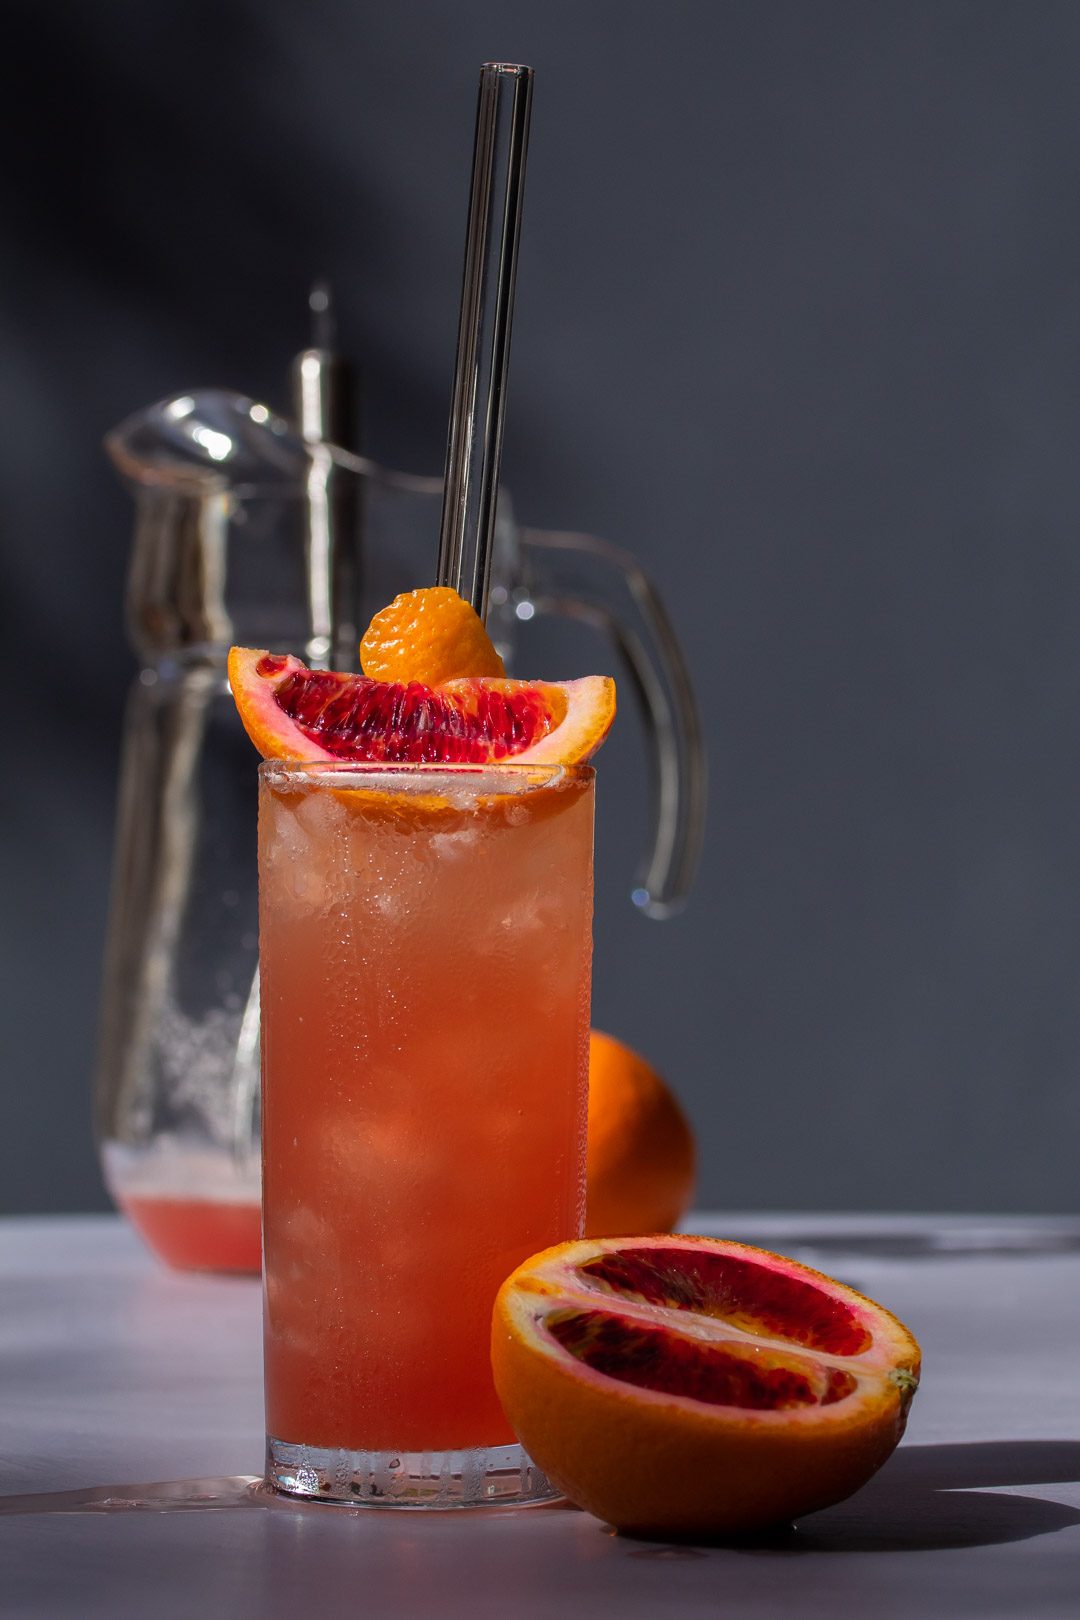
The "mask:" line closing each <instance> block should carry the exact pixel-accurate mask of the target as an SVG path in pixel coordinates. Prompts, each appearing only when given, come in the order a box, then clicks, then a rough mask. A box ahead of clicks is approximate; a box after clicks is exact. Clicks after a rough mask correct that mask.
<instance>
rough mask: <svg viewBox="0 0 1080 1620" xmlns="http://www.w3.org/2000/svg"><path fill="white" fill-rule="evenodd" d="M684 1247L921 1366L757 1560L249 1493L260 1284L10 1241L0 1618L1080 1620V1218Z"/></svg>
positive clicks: (873, 1229) (805, 1220) (0, 1461)
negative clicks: (862, 1314)
mask: <svg viewBox="0 0 1080 1620" xmlns="http://www.w3.org/2000/svg"><path fill="white" fill-rule="evenodd" d="M687 1224H688V1227H689V1229H692V1230H712V1231H716V1232H723V1233H724V1234H726V1235H731V1236H737V1237H743V1238H747V1239H749V1240H750V1241H761V1242H763V1243H765V1244H768V1245H771V1246H774V1247H776V1248H779V1249H783V1250H785V1251H786V1252H788V1253H795V1254H796V1255H797V1256H798V1257H799V1258H801V1259H806V1260H808V1261H809V1262H810V1263H811V1264H815V1265H818V1266H820V1267H821V1268H822V1269H824V1270H826V1271H832V1272H833V1273H835V1274H836V1275H838V1276H840V1277H843V1278H844V1279H845V1280H848V1281H851V1282H853V1283H855V1284H856V1285H857V1286H859V1287H861V1288H863V1289H864V1290H865V1291H866V1292H868V1293H870V1294H871V1295H874V1296H876V1297H878V1298H879V1299H881V1300H882V1302H883V1303H885V1304H887V1305H888V1306H890V1307H891V1308H892V1309H893V1310H894V1311H896V1313H897V1314H898V1315H899V1316H900V1317H902V1318H903V1320H904V1321H906V1322H907V1323H908V1325H909V1326H910V1327H911V1329H912V1330H913V1332H914V1333H915V1334H916V1335H917V1337H918V1338H919V1339H920V1340H921V1341H922V1344H923V1349H924V1353H925V1370H924V1380H923V1386H922V1388H921V1390H920V1391H919V1394H918V1396H917V1397H916V1400H915V1404H914V1407H913V1409H912V1416H911V1422H910V1424H909V1428H908V1434H907V1438H906V1440H905V1442H904V1445H903V1446H902V1447H901V1449H900V1451H899V1452H898V1453H897V1454H896V1456H895V1457H894V1458H893V1459H892V1461H891V1462H890V1463H889V1464H887V1465H886V1467H885V1468H884V1469H883V1470H882V1472H881V1473H880V1474H879V1475H878V1476H877V1478H876V1479H875V1480H873V1481H871V1483H870V1484H869V1485H868V1486H867V1487H865V1489H864V1490H863V1491H861V1492H860V1493H859V1494H858V1495H857V1496H856V1497H854V1498H853V1499H852V1500H851V1501H850V1502H848V1503H844V1504H842V1505H840V1506H839V1507H836V1508H832V1509H830V1510H828V1511H827V1512H825V1513H821V1514H816V1515H811V1516H810V1517H809V1518H807V1519H804V1520H802V1521H801V1522H800V1524H799V1526H798V1527H797V1529H796V1530H794V1531H793V1532H791V1533H790V1534H789V1535H787V1536H786V1537H785V1536H780V1535H778V1536H774V1537H772V1538H771V1539H769V1540H766V1541H765V1542H763V1543H761V1544H757V1545H748V1546H744V1547H731V1546H729V1547H696V1546H695V1547H683V1546H678V1547H674V1546H665V1545H664V1544H662V1543H650V1542H635V1541H631V1540H627V1539H624V1538H622V1537H618V1536H615V1535H613V1534H612V1533H611V1532H610V1530H608V1529H606V1528H605V1527H604V1526H603V1525H601V1524H600V1523H599V1522H598V1521H597V1520H596V1519H593V1518H591V1517H590V1516H589V1515H587V1514H585V1513H580V1512H578V1511H576V1510H575V1509H573V1508H570V1507H565V1506H547V1507H543V1508H532V1509H525V1510H512V1509H482V1510H479V1511H474V1512H469V1513H463V1512H460V1511H458V1512H446V1513H428V1514H423V1515H420V1514H407V1513H379V1512H375V1513H373V1512H371V1511H368V1512H364V1511H363V1510H359V1509H350V1508H333V1507H329V1506H327V1505H325V1504H324V1505H319V1504H294V1503H292V1502H289V1501H285V1500H283V1499H280V1498H278V1499H268V1498H265V1497H260V1496H258V1495H255V1494H253V1493H252V1490H251V1487H250V1483H249V1481H250V1477H251V1476H253V1475H255V1474H257V1473H258V1471H259V1468H260V1466H261V1435H262V1411H261V1388H260V1343H259V1308H260V1298H259V1287H258V1284H257V1283H256V1282H254V1281H228V1280H224V1279H218V1278H200V1277H190V1276H187V1277H186V1276H181V1275H178V1274H174V1273H169V1272H166V1271H164V1270H162V1269H161V1268H160V1267H159V1266H158V1265H157V1264H156V1263H155V1262H154V1261H152V1260H151V1259H150V1258H149V1257H148V1256H147V1255H146V1254H145V1253H144V1251H143V1250H142V1249H141V1247H140V1245H139V1243H138V1241H137V1240H136V1239H135V1237H134V1236H133V1235H132V1234H131V1233H130V1232H129V1231H128V1229H127V1228H126V1227H125V1226H123V1225H122V1224H121V1223H120V1221H119V1220H116V1219H114V1218H112V1217H103V1216H87V1217H80V1218H53V1219H35V1220H16V1219H7V1220H4V1221H0V1402H2V1405H0V1410H2V1414H3V1416H2V1419H0V1614H2V1615H3V1616H4V1617H5V1620H23V1617H24V1616H25V1617H27V1620H30V1617H32V1620H59V1617H61V1616H63V1617H65V1620H67V1617H71V1620H174V1617H175V1620H189V1617H198V1620H219V1617H221V1620H226V1617H228V1620H245V1617H247V1616H251V1617H253V1620H255V1617H257V1620H277V1617H282V1620H284V1617H286V1616H288V1617H289V1620H296V1617H298V1616H299V1617H301V1620H314V1617H318V1620H323V1617H333V1620H338V1617H340V1616H346V1615H348V1616H352V1615H356V1616H364V1617H368V1616H375V1617H380V1616H383V1615H386V1616H393V1617H394V1620H413V1617H423V1620H427V1617H428V1616H432V1617H444V1616H445V1617H447V1620H456V1617H458V1616H461V1617H463V1620H464V1617H466V1616H467V1617H468V1620H485V1617H487V1616H494V1615H499V1616H506V1617H509V1620H519V1617H520V1620H533V1617H541V1616H544V1617H546V1616H555V1615H559V1616H566V1617H567V1620H576V1617H577V1616H579V1615H580V1616H589V1617H594V1620H604V1617H607V1616H611V1617H612V1620H614V1617H618V1620H637V1617H646V1616H648V1617H650V1620H652V1617H657V1616H667V1615H672V1616H683V1615H685V1616H698V1615H709V1616H730V1617H738V1620H742V1617H743V1616H749V1617H756V1616H770V1617H771V1616H784V1617H787V1616H799V1617H802V1616H806V1617H808V1620H815V1617H818V1616H821V1617H825V1616H828V1617H829V1620H835V1617H836V1616H838V1615H842V1616H845V1617H849V1620H893V1617H903V1620H938V1617H941V1620H966V1617H969V1616H970V1617H971V1620H993V1617H996V1616H1010V1617H1014V1620H1043V1617H1052V1620H1059V1617H1060V1620H1077V1617H1078V1616H1080V1221H1071V1222H1070V1221H1056V1220H1043V1221H1020V1220H1012V1221H1003V1220H993V1221H991V1220H973V1219H970V1220H969V1219H963V1220H961V1219H959V1218H956V1217H952V1218H947V1219H944V1218H943V1219H941V1220H932V1219H928V1218H915V1217H910V1218H909V1217H897V1218H895V1219H887V1218H883V1217H865V1218H857V1217H833V1218H824V1217H806V1216H804V1217H797V1216H789V1217H784V1216H770V1217H764V1216H751V1215H742V1216H724V1217H721V1216H712V1217H709V1218H707V1219H706V1218H698V1219H697V1220H696V1221H691V1222H689V1223H687ZM200 1498H201V1500H200Z"/></svg>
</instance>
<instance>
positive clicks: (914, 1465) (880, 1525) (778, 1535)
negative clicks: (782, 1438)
mask: <svg viewBox="0 0 1080 1620" xmlns="http://www.w3.org/2000/svg"><path fill="white" fill-rule="evenodd" d="M1075 1481H1080V1442H1077V1441H1074V1440H988V1441H979V1442H978V1443H973V1444H970V1445H959V1444H957V1445H940V1446H904V1447H902V1448H901V1449H900V1450H899V1451H898V1452H896V1454H895V1455H894V1456H893V1458H892V1459H891V1460H890V1462H889V1463H887V1464H886V1466H885V1467H884V1468H883V1469H882V1471H881V1473H880V1474H878V1475H877V1476H876V1477H875V1478H874V1479H872V1480H871V1481H870V1482H869V1484H868V1485H865V1486H864V1487H863V1489H862V1490H861V1491H859V1492H858V1493H857V1494H856V1495H855V1496H853V1497H851V1498H849V1500H848V1501H846V1502H841V1503H839V1504H838V1505H837V1506H836V1507H833V1508H826V1509H825V1511H824V1512H822V1513H812V1514H810V1515H809V1517H807V1518H805V1519H801V1520H800V1521H799V1523H798V1524H797V1525H795V1526H792V1527H790V1528H787V1527H785V1528H783V1529H778V1530H775V1531H769V1532H765V1533H763V1534H762V1535H760V1536H754V1537H752V1538H746V1539H743V1540H741V1541H738V1542H735V1541H729V1542H725V1543H723V1545H724V1546H725V1547H727V1548H728V1549H732V1550H736V1551H739V1552H743V1553H748V1554H759V1555H768V1556H771V1557H775V1556H776V1555H777V1554H781V1555H789V1556H796V1555H798V1554H801V1553H810V1552H814V1553H845V1552H846V1553H852V1552H862V1553H865V1552H893V1553H895V1552H932V1551H936V1550H940V1549H942V1548H947V1547H981V1546H988V1545H991V1544H993V1543H1000V1542H1006V1541H1026V1540H1028V1539H1029V1538H1030V1537H1031V1536H1042V1535H1047V1534H1049V1533H1050V1532H1052V1531H1054V1530H1065V1529H1067V1528H1068V1527H1069V1526H1070V1525H1075V1524H1080V1508H1075V1507H1068V1506H1067V1505H1065V1504H1064V1503H1061V1502H1049V1501H1046V1500H1045V1499H1044V1498H1043V1497H1038V1496H1009V1495H997V1494H993V1495H991V1494H983V1493H986V1492H989V1491H990V1490H991V1489H993V1488H995V1487H996V1488H1008V1487H1014V1488H1015V1487H1017V1486H1025V1485H1051V1484H1065V1483H1068V1484H1071V1483H1073V1482H1075ZM699 1545H700V1544H699ZM631 1556H632V1557H638V1558H656V1557H678V1556H693V1552H692V1551H691V1549H690V1548H681V1547H675V1546H671V1547H669V1546H667V1545H665V1546H662V1547H649V1548H645V1547H642V1548H640V1549H638V1550H636V1551H635V1552H634V1553H633V1554H632V1555H631Z"/></svg>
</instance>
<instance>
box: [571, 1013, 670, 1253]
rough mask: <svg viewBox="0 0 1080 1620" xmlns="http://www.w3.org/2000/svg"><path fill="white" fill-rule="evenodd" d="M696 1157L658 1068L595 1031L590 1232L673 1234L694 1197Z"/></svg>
mask: <svg viewBox="0 0 1080 1620" xmlns="http://www.w3.org/2000/svg"><path fill="white" fill-rule="evenodd" d="M694 1158H695V1153H694V1137H693V1133H692V1132H691V1130H690V1126H689V1125H688V1124H687V1121H686V1115H685V1114H684V1113H683V1111H682V1109H681V1108H680V1107H679V1104H678V1102H677V1101H676V1100H675V1098H674V1096H673V1095H672V1093H671V1092H670V1091H669V1090H668V1088H667V1086H666V1085H665V1084H664V1082H663V1080H661V1078H660V1076H659V1075H658V1074H657V1072H656V1070H655V1069H653V1068H651V1067H650V1065H649V1064H648V1063H646V1061H645V1059H644V1058H643V1057H641V1056H639V1054H638V1053H637V1052H632V1051H631V1050H630V1048H629V1047H628V1046H624V1045H623V1043H622V1041H617V1040H615V1039H614V1038H613V1037H612V1036H611V1035H604V1034H602V1033H601V1031H600V1030H598V1029H594V1030H593V1031H592V1032H591V1034H590V1036H589V1148H588V1161H587V1177H586V1180H587V1195H586V1205H585V1235H586V1236H587V1237H615V1236H617V1235H618V1234H619V1233H622V1232H667V1231H670V1230H671V1228H672V1227H673V1226H674V1225H675V1222H676V1221H677V1220H678V1219H679V1216H680V1215H682V1214H683V1213H684V1211H685V1210H686V1209H688V1208H689V1205H690V1199H691V1198H692V1196H693V1192H694Z"/></svg>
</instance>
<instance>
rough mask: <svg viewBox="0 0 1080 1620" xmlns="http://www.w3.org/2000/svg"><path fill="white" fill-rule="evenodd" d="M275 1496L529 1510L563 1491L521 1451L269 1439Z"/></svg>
mask: <svg viewBox="0 0 1080 1620" xmlns="http://www.w3.org/2000/svg"><path fill="white" fill-rule="evenodd" d="M266 1482H267V1484H268V1485H270V1486H271V1487H272V1488H273V1489H274V1490H275V1491H283V1492H285V1494H286V1495H288V1496H302V1497H306V1498H307V1499H308V1500H309V1501H317V1502H338V1503H344V1504H347V1505H348V1506H349V1507H374V1508H474V1507H526V1506H528V1505H530V1504H531V1503H535V1502H553V1501H556V1500H557V1499H558V1498H559V1497H560V1496H561V1494H562V1493H561V1492H560V1491H558V1490H556V1488H555V1486H554V1485H553V1484H552V1483H551V1481H550V1480H549V1479H548V1477H547V1475H546V1474H544V1473H541V1471H540V1469H539V1468H537V1466H536V1464H535V1463H534V1462H533V1461H532V1460H531V1458H530V1457H529V1456H528V1455H527V1454H526V1453H525V1452H524V1451H523V1450H522V1448H521V1447H520V1446H517V1445H514V1446H478V1447H476V1448H475V1449H473V1450H469V1451H344V1450H342V1451H337V1450H331V1449H327V1448H320V1447H318V1446H293V1445H289V1444H287V1443H286V1442H285V1441H284V1440H275V1439H274V1438H273V1436H272V1435H268V1436H267V1439H266Z"/></svg>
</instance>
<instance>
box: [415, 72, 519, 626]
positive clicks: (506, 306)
mask: <svg viewBox="0 0 1080 1620" xmlns="http://www.w3.org/2000/svg"><path fill="white" fill-rule="evenodd" d="M532 80H533V70H532V68H530V67H523V66H522V65H521V64H520V63H513V62H485V63H484V66H483V67H482V68H481V70H480V95H479V100H478V102H477V108H476V144H475V148H474V151H473V173H472V191H471V193H470V197H469V227H468V236H467V239H466V244H465V275H464V279H463V282H462V288H461V320H460V323H459V325H458V346H457V363H456V366H455V370H454V389H453V394H452V396H451V405H450V432H449V437H448V440H447V446H446V483H445V488H444V492H443V511H442V528H441V532H440V536H439V572H438V583H439V584H440V585H449V586H451V587H452V588H453V589H454V590H456V591H457V592H458V594H459V595H461V596H463V597H465V599H466V600H467V601H469V602H471V603H472V605H473V607H474V608H475V609H476V611H477V613H478V614H479V615H480V617H481V619H483V618H486V616H487V598H488V578H489V575H490V571H491V543H492V534H493V531H494V527H495V509H496V504H497V501H498V495H499V463H500V460H501V458H502V432H503V417H504V415H505V411H506V378H507V371H508V367H509V361H510V328H511V324H512V321H513V317H514V286H515V283H516V280H517V251H518V238H519V236H520V234H521V211H522V203H523V200H524V192H525V156H526V151H527V149H528V144H529V109H530V105H531V102H532Z"/></svg>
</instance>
